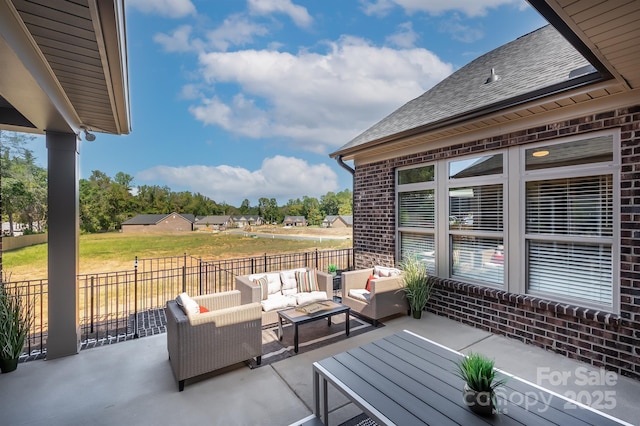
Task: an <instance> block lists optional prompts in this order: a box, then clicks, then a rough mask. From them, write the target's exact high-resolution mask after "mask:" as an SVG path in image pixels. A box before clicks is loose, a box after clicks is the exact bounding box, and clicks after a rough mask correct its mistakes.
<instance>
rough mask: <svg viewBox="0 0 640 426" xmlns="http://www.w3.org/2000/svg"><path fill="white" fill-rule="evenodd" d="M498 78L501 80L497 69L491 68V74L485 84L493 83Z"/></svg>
mask: <svg viewBox="0 0 640 426" xmlns="http://www.w3.org/2000/svg"><path fill="white" fill-rule="evenodd" d="M498 80H500V76H499V75H498V74H496V71H495V70H494V69H493V68H491V75H490V76H489V78H488V79H487V81H485V82H484V84H489V83H493V82H494V81H498Z"/></svg>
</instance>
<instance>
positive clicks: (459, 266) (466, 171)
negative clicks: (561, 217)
mask: <svg viewBox="0 0 640 426" xmlns="http://www.w3.org/2000/svg"><path fill="white" fill-rule="evenodd" d="M503 170H504V158H503V155H502V154H491V155H485V156H481V157H474V158H469V159H464V160H456V161H451V162H450V163H449V183H448V184H449V190H448V193H449V200H448V204H449V212H448V213H449V215H448V216H449V258H450V259H451V260H450V262H449V271H450V276H451V277H453V278H456V279H460V280H462V281H472V282H476V281H479V282H482V283H485V284H490V285H495V286H502V285H503V283H504V237H503V231H504V223H503V221H504V184H503V182H502V181H503V177H502V176H503ZM463 182H465V183H466V182H468V183H476V182H478V183H480V184H478V185H472V186H471V185H470V186H457V185H458V184H459V183H463Z"/></svg>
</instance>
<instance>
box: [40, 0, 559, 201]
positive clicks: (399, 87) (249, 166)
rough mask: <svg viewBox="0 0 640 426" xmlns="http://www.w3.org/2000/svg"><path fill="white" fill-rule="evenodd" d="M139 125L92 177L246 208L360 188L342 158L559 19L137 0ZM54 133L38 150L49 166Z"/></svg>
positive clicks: (373, 4) (284, 0)
mask: <svg viewBox="0 0 640 426" xmlns="http://www.w3.org/2000/svg"><path fill="white" fill-rule="evenodd" d="M126 7H127V9H126V24H127V34H128V58H129V80H130V81H129V84H130V100H131V122H132V125H131V127H132V130H131V133H130V134H129V135H126V136H114V135H106V134H100V133H97V139H96V140H95V141H94V142H85V141H82V142H81V143H80V175H81V177H82V178H88V177H89V176H90V175H91V173H92V171H93V170H100V171H102V172H104V173H106V174H107V175H109V176H111V177H114V176H115V174H116V173H118V172H124V173H128V174H130V175H131V176H133V177H134V186H136V185H167V186H168V187H170V188H171V189H172V190H173V191H183V190H186V191H191V192H193V193H196V192H199V193H202V194H204V195H206V196H208V197H210V198H212V199H213V200H215V201H216V202H219V203H220V202H226V203H228V204H231V205H236V206H238V205H240V203H241V202H242V200H244V199H245V198H246V199H249V201H250V202H251V205H257V200H258V198H259V197H267V198H272V197H274V198H276V199H277V200H278V202H279V203H280V204H284V203H286V202H287V200H289V199H291V198H301V197H302V196H304V195H308V196H315V197H320V196H322V195H324V194H325V193H327V192H328V191H334V192H338V191H341V190H343V189H346V188H349V189H350V188H351V175H350V174H349V173H347V172H346V171H345V170H344V169H342V168H341V167H339V166H338V164H337V163H336V162H335V160H333V159H330V158H329V156H328V154H329V153H330V152H333V151H335V150H337V149H338V148H340V147H341V146H342V145H344V144H345V143H347V142H349V141H350V140H351V139H352V138H354V137H355V136H357V135H358V134H360V133H362V132H363V131H365V130H366V129H367V128H369V127H370V126H371V125H373V124H375V123H376V122H378V121H379V120H380V119H382V118H384V117H385V116H387V115H388V114H390V113H391V112H393V111H394V110H395V109H396V108H398V107H400V106H401V105H403V104H404V103H406V102H407V101H409V100H411V99H413V98H415V97H417V96H420V95H421V94H422V93H424V92H425V91H427V90H428V89H429V88H431V87H432V86H433V85H434V84H436V83H438V82H439V81H441V80H442V79H444V78H445V77H447V76H448V75H450V74H451V73H452V72H454V71H455V70H457V69H459V68H460V67H462V66H464V65H465V64H467V63H468V62H470V61H472V60H473V59H475V58H477V57H478V56H480V55H482V54H484V53H486V52H489V51H490V50H492V49H494V48H496V47H498V46H501V45H503V44H505V43H507V42H509V41H512V40H514V39H516V38H518V37H519V36H521V35H524V34H527V33H529V32H531V31H533V30H535V29H537V28H540V27H542V26H543V25H545V24H546V21H545V20H544V19H543V18H542V17H540V15H539V14H538V13H537V12H536V11H535V10H534V9H532V8H531V7H530V6H529V4H528V3H526V2H525V1H523V0H447V1H443V0H359V1H357V0H353V1H351V0H248V1H241V0H202V1H198V0H127V1H126ZM43 140H44V138H41V137H39V138H38V141H37V147H36V148H35V149H34V151H35V153H36V156H37V157H38V159H39V160H40V161H41V162H42V163H43V165H45V163H46V151H45V149H44V142H43Z"/></svg>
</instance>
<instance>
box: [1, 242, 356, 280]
mask: <svg viewBox="0 0 640 426" xmlns="http://www.w3.org/2000/svg"><path fill="white" fill-rule="evenodd" d="M351 247H352V240H351V239H348V240H329V239H322V240H320V239H317V240H285V239H270V238H252V237H245V236H243V235H238V234H228V233H224V232H223V233H219V234H209V233H201V232H191V233H185V234H122V233H118V232H113V233H105V234H89V235H81V236H80V265H79V269H80V273H81V274H87V273H97V272H115V271H124V270H130V269H133V261H134V258H135V256H138V258H141V259H142V258H156V257H169V256H181V255H183V254H185V253H186V254H188V255H191V256H195V257H200V258H202V259H204V260H210V259H232V258H239V257H251V256H258V255H262V254H264V253H267V254H277V253H291V252H299V251H310V250H315V249H316V248H317V249H318V250H331V249H342V248H351ZM2 269H3V273H4V276H5V280H6V281H21V280H29V279H42V278H46V277H47V244H39V245H35V246H30V247H24V248H20V249H16V250H11V251H6V252H3V253H2Z"/></svg>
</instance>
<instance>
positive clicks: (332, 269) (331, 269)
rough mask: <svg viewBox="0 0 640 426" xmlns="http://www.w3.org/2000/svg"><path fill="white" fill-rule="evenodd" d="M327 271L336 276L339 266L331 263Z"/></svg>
mask: <svg viewBox="0 0 640 426" xmlns="http://www.w3.org/2000/svg"><path fill="white" fill-rule="evenodd" d="M327 272H329V273H330V274H331V275H333V276H335V275H336V274H337V273H338V267H337V266H336V265H335V264H334V263H330V264H329V266H327Z"/></svg>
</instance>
